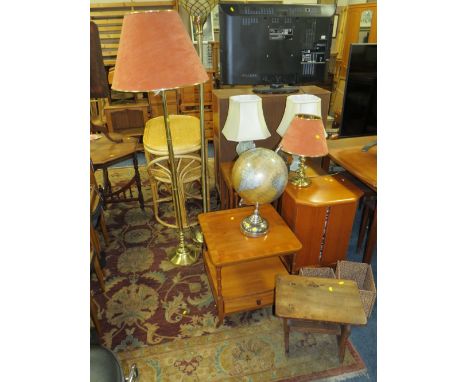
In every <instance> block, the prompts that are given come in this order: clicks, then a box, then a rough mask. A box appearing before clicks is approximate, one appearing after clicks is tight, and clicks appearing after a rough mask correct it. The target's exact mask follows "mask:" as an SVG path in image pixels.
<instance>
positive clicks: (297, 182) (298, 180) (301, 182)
mask: <svg viewBox="0 0 468 382" xmlns="http://www.w3.org/2000/svg"><path fill="white" fill-rule="evenodd" d="M290 183H291V184H292V185H294V186H296V187H299V188H302V187H309V186H310V180H309V179H308V178H306V177H301V176H300V175H295V176H294V177H293V178H292V179H291V180H290Z"/></svg>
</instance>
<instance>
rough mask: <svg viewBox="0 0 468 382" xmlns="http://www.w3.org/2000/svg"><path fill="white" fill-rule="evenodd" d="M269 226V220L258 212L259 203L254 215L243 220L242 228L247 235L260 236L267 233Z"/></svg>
mask: <svg viewBox="0 0 468 382" xmlns="http://www.w3.org/2000/svg"><path fill="white" fill-rule="evenodd" d="M268 228H269V224H268V221H267V220H266V219H264V218H262V217H261V216H260V215H259V214H258V205H257V207H256V208H255V211H254V213H253V214H252V215H250V216H247V217H246V218H245V219H243V220H242V221H241V224H240V229H241V232H242V233H243V234H244V235H245V236H249V237H259V236H264V235H266V234H267V232H268Z"/></svg>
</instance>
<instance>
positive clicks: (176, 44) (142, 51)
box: [112, 10, 208, 92]
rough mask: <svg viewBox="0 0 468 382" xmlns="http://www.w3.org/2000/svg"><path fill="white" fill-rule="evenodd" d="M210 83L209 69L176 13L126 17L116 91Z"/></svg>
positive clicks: (115, 79) (142, 13) (115, 83)
mask: <svg viewBox="0 0 468 382" xmlns="http://www.w3.org/2000/svg"><path fill="white" fill-rule="evenodd" d="M206 81H208V75H207V74H206V70H205V68H204V67H203V65H202V63H201V61H200V58H199V57H198V55H197V52H196V51H195V48H194V47H193V43H192V41H191V40H190V37H189V35H188V33H187V31H186V29H185V27H184V25H183V24H182V20H181V19H180V16H179V14H178V13H177V12H176V11H172V10H168V11H149V12H139V13H131V14H127V15H125V17H124V21H123V25H122V32H121V37H120V42H119V50H118V51H117V60H116V65H115V72H114V79H113V82H112V89H114V90H117V91H123V92H150V91H157V90H165V89H175V88H181V87H187V86H193V85H197V84H200V83H203V82H206Z"/></svg>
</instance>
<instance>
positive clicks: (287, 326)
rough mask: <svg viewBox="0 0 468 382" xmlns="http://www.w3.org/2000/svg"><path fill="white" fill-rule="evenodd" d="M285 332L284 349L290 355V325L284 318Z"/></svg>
mask: <svg viewBox="0 0 468 382" xmlns="http://www.w3.org/2000/svg"><path fill="white" fill-rule="evenodd" d="M283 331H284V349H285V351H286V354H289V325H288V319H287V318H283Z"/></svg>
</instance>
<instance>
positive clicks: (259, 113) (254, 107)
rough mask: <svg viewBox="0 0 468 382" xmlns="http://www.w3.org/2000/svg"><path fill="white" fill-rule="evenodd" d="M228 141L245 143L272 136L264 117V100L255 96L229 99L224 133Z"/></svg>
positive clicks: (239, 96)
mask: <svg viewBox="0 0 468 382" xmlns="http://www.w3.org/2000/svg"><path fill="white" fill-rule="evenodd" d="M222 133H223V135H224V136H225V137H226V139H227V140H228V141H234V142H243V141H255V140H257V139H265V138H268V137H270V136H271V134H270V132H269V131H268V128H267V125H266V122H265V117H264V116H263V108H262V99H261V98H260V97H259V96H257V95H255V94H248V95H238V96H231V97H229V110H228V116H227V118H226V123H225V124H224V128H223V131H222Z"/></svg>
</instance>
